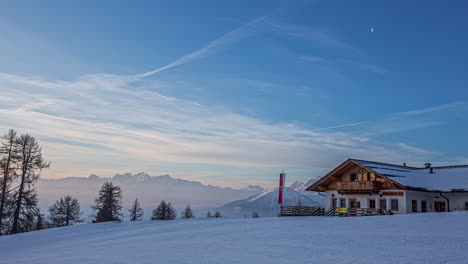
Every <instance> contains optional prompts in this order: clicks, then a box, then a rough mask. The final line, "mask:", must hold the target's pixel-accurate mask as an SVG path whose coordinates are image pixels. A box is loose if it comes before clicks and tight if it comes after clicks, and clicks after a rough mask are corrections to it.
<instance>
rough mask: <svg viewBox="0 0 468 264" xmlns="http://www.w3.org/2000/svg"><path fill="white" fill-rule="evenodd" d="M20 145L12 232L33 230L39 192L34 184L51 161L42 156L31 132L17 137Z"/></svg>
mask: <svg viewBox="0 0 468 264" xmlns="http://www.w3.org/2000/svg"><path fill="white" fill-rule="evenodd" d="M17 144H18V147H19V156H18V157H19V168H18V171H19V176H20V183H19V186H18V189H17V191H16V193H15V194H14V196H13V203H14V204H13V224H12V227H11V233H13V234H14V233H19V232H26V231H30V230H32V228H33V226H34V223H33V221H34V217H35V216H36V215H37V214H38V207H37V193H36V190H35V189H34V184H35V183H36V181H37V180H38V179H39V175H40V172H41V170H42V169H44V168H47V167H49V165H50V162H46V161H44V159H43V158H42V148H41V146H39V144H38V143H37V141H36V139H35V138H34V137H32V136H31V135H29V134H24V135H21V136H20V137H19V138H18V139H17Z"/></svg>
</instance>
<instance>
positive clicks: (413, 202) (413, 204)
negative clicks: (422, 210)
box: [411, 200, 418, 212]
mask: <svg viewBox="0 0 468 264" xmlns="http://www.w3.org/2000/svg"><path fill="white" fill-rule="evenodd" d="M411 208H412V211H413V212H417V211H418V201H417V200H411Z"/></svg>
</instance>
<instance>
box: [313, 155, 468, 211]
mask: <svg viewBox="0 0 468 264" xmlns="http://www.w3.org/2000/svg"><path fill="white" fill-rule="evenodd" d="M307 190H308V191H315V192H325V211H326V212H332V211H339V210H335V209H334V208H343V211H345V212H354V213H355V214H358V215H360V214H363V215H366V214H372V213H391V214H406V213H419V212H444V211H454V210H468V165H460V166H438V167H433V166H431V164H429V163H427V164H425V166H424V167H411V166H406V164H403V165H395V164H387V163H382V162H374V161H366V160H357V159H348V160H346V161H345V162H343V163H342V164H340V165H339V166H338V167H336V168H335V169H333V170H332V171H330V172H329V173H328V174H327V175H325V176H324V177H322V178H320V179H319V180H318V181H316V182H315V183H314V184H313V185H312V186H310V187H308V188H307Z"/></svg>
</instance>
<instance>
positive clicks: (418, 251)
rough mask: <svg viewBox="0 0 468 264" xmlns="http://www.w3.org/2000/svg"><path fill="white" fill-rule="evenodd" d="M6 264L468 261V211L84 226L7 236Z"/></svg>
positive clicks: (2, 253) (2, 245)
mask: <svg viewBox="0 0 468 264" xmlns="http://www.w3.org/2000/svg"><path fill="white" fill-rule="evenodd" d="M0 263H2V264H7V263H15V264H16V263H28V264H32V263H48V264H54V263H60V264H62V263H67V264H79V263H99V264H102V263H282V264H284V263H464V264H465V263H468V213H467V212H454V213H428V214H415V215H399V216H397V215H395V216H373V217H355V218H351V217H350V218H329V217H284V218H278V217H272V218H259V219H242V218H240V219H228V218H226V219H215V218H210V219H188V220H176V221H166V222H134V223H130V222H123V223H103V224H82V225H78V226H72V227H65V228H55V229H49V230H42V231H38V232H31V233H25V234H19V235H12V236H4V237H0Z"/></svg>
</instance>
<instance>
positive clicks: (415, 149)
mask: <svg viewBox="0 0 468 264" xmlns="http://www.w3.org/2000/svg"><path fill="white" fill-rule="evenodd" d="M398 146H400V148H402V149H403V150H405V151H408V152H412V153H417V154H431V155H435V154H437V153H435V152H432V151H428V150H425V149H423V148H418V147H415V146H410V145H407V144H405V143H400V144H398Z"/></svg>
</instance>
